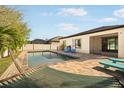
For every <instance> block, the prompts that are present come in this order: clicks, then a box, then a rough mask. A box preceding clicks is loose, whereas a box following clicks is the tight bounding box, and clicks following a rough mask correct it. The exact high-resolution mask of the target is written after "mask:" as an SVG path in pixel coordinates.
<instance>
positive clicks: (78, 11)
mask: <svg viewBox="0 0 124 93" xmlns="http://www.w3.org/2000/svg"><path fill="white" fill-rule="evenodd" d="M57 14H58V15H61V16H65V15H69V16H85V15H86V14H87V11H85V10H84V9H83V8H62V9H61V10H60V12H58V13H57Z"/></svg>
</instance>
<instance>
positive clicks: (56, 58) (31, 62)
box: [28, 52, 75, 67]
mask: <svg viewBox="0 0 124 93" xmlns="http://www.w3.org/2000/svg"><path fill="white" fill-rule="evenodd" d="M70 59H75V58H72V57H68V56H64V55H59V54H56V53H52V52H34V53H28V66H29V67H35V66H38V65H41V64H48V63H55V62H64V61H67V60H70Z"/></svg>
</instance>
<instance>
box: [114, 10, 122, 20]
mask: <svg viewBox="0 0 124 93" xmlns="http://www.w3.org/2000/svg"><path fill="white" fill-rule="evenodd" d="M113 15H114V16H116V17H119V18H124V8H121V9H119V10H115V11H114V12H113Z"/></svg>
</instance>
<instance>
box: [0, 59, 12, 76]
mask: <svg viewBox="0 0 124 93" xmlns="http://www.w3.org/2000/svg"><path fill="white" fill-rule="evenodd" d="M11 63H12V60H11V58H10V57H5V58H0V76H1V74H2V73H3V72H4V71H5V70H6V69H7V68H8V67H9V66H10V64H11Z"/></svg>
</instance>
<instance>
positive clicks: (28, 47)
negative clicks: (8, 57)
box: [22, 44, 59, 51]
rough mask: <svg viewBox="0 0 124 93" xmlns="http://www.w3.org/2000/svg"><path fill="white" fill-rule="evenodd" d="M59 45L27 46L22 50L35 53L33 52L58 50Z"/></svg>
mask: <svg viewBox="0 0 124 93" xmlns="http://www.w3.org/2000/svg"><path fill="white" fill-rule="evenodd" d="M58 47H59V45H58V44H51V45H50V44H26V45H25V46H23V48H22V50H26V51H33V50H36V51H38V50H41V51H42V50H58Z"/></svg>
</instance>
